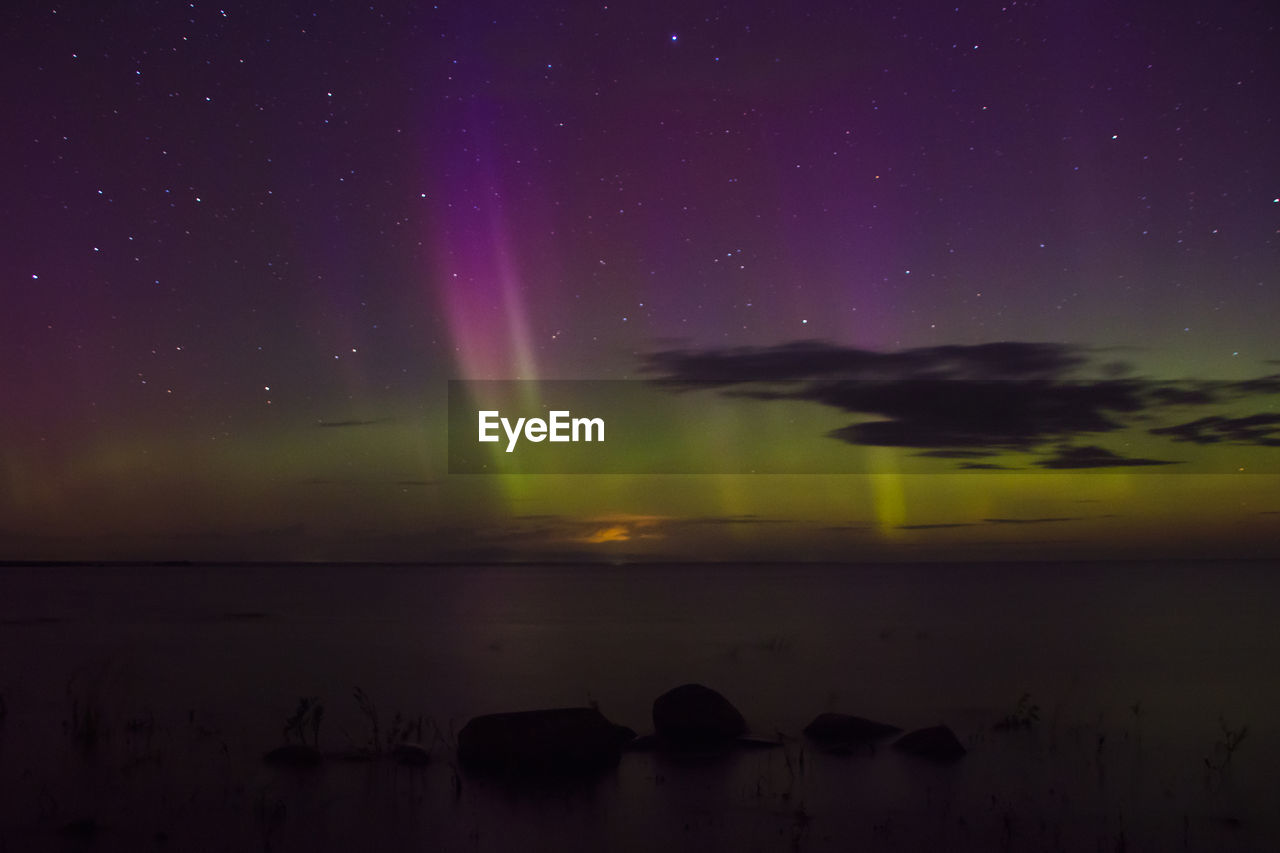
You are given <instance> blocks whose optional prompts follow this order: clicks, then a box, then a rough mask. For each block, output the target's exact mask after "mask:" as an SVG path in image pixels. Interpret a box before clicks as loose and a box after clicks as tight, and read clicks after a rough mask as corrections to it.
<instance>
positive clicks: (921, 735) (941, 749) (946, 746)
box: [893, 726, 965, 762]
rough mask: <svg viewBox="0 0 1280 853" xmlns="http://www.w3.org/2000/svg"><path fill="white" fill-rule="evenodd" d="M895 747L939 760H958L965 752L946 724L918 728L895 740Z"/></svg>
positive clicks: (912, 753) (932, 759)
mask: <svg viewBox="0 0 1280 853" xmlns="http://www.w3.org/2000/svg"><path fill="white" fill-rule="evenodd" d="M893 748H894V749H899V750H902V751H903V752H906V753H909V754H911V755H917V756H919V757H920V758H927V759H929V760H930V761H938V762H948V761H956V760H957V759H959V758H961V757H962V756H963V755H964V754H965V748H964V746H963V745H962V744H961V743H960V740H959V739H958V738H957V737H956V735H955V732H953V731H951V729H949V728H947V727H946V726H932V727H930V728H927V729H916V730H915V731H914V732H909V733H908V734H905V735H903V736H902V737H900V738H898V739H897V740H896V741H894V742H893Z"/></svg>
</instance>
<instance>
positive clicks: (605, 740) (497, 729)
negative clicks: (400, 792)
mask: <svg viewBox="0 0 1280 853" xmlns="http://www.w3.org/2000/svg"><path fill="white" fill-rule="evenodd" d="M634 737H635V732H633V731H632V730H631V729H629V728H627V727H625V726H618V725H614V724H613V723H611V722H609V720H608V719H606V718H605V716H604V715H603V714H601V713H600V712H599V711H598V710H596V709H595V708H551V709H547V710H540V711H516V712H510V713H504V714H486V715H484V716H480V717H473V718H472V719H471V721H470V722H468V723H467V724H466V725H465V726H463V727H462V731H460V732H459V733H458V760H459V761H460V762H461V763H463V764H465V765H470V766H472V767H490V768H500V767H502V768H510V769H516V770H534V771H552V772H559V771H563V772H573V771H582V770H591V769H598V768H601V767H608V766H611V765H614V764H617V763H618V759H619V757H620V755H621V753H622V747H623V745H624V744H626V743H627V742H628V741H630V740H631V739H632V738H634Z"/></svg>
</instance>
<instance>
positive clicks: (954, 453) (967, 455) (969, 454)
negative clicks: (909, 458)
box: [912, 450, 993, 459]
mask: <svg viewBox="0 0 1280 853" xmlns="http://www.w3.org/2000/svg"><path fill="white" fill-rule="evenodd" d="M912 455H913V456H927V457H929V458H931V459H982V458H983V457H985V456H991V455H993V453H992V451H990V450H924V451H921V452H920V453H914V454H912Z"/></svg>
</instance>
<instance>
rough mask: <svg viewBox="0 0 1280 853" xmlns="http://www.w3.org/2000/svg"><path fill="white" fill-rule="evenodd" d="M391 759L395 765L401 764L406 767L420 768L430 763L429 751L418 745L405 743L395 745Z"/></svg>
mask: <svg viewBox="0 0 1280 853" xmlns="http://www.w3.org/2000/svg"><path fill="white" fill-rule="evenodd" d="M391 758H392V759H393V760H394V761H395V762H396V764H402V765H404V766H406V767H422V766H423V765H425V764H428V763H430V761H431V750H429V749H427V748H426V747H425V746H423V745H422V744H420V743H411V742H409V741H405V742H404V743H398V744H396V745H395V748H394V749H392V750H391Z"/></svg>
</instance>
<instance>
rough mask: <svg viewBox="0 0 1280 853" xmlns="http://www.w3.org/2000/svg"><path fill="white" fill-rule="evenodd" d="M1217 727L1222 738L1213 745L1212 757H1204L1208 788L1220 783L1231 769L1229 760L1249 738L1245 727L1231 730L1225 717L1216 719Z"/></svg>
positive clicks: (1247, 729) (1247, 728)
mask: <svg viewBox="0 0 1280 853" xmlns="http://www.w3.org/2000/svg"><path fill="white" fill-rule="evenodd" d="M1218 727H1219V728H1220V729H1221V732H1222V736H1221V737H1220V738H1219V739H1218V740H1217V741H1216V742H1215V743H1214V745H1213V756H1212V757H1209V756H1206V757H1205V759H1204V766H1205V777H1206V778H1205V785H1206V787H1209V788H1212V787H1214V785H1215V784H1217V783H1220V782H1222V780H1223V777H1225V776H1226V774H1227V771H1228V770H1229V769H1230V767H1231V759H1232V757H1233V756H1234V755H1235V754H1236V750H1237V749H1239V748H1240V744H1242V743H1243V742H1244V739H1245V738H1246V737H1248V736H1249V727H1248V726H1247V725H1242V726H1240V727H1239V728H1232V727H1231V726H1230V725H1228V724H1227V720H1226V718H1225V717H1219V718H1218Z"/></svg>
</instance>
